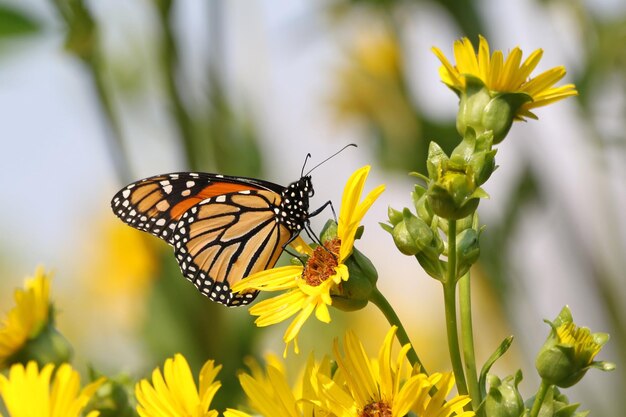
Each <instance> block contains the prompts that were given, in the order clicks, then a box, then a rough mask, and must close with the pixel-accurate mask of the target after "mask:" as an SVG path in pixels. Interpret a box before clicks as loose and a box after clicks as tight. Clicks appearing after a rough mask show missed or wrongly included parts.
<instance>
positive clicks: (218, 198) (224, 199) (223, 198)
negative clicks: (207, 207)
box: [215, 195, 226, 203]
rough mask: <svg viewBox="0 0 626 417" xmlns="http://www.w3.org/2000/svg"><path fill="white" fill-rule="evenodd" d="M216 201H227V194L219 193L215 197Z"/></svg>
mask: <svg viewBox="0 0 626 417" xmlns="http://www.w3.org/2000/svg"><path fill="white" fill-rule="evenodd" d="M215 201H217V202H218V203H223V202H225V201H226V196H225V195H218V196H217V197H215Z"/></svg>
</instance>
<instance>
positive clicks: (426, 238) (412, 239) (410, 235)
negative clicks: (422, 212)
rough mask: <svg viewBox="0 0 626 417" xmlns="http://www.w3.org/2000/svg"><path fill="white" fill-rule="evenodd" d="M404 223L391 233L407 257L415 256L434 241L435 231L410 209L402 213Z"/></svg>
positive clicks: (399, 224) (397, 245)
mask: <svg viewBox="0 0 626 417" xmlns="http://www.w3.org/2000/svg"><path fill="white" fill-rule="evenodd" d="M402 217H403V221H401V222H400V223H398V224H396V226H395V227H394V228H393V230H392V232H391V236H392V237H393V241H394V243H395V244H396V247H397V248H398V249H399V250H400V252H402V253H403V254H405V255H409V256H410V255H415V254H416V253H418V252H420V251H421V250H422V249H424V247H426V245H428V244H429V243H430V242H431V241H432V239H433V231H432V230H431V229H430V227H429V226H428V225H427V224H426V223H424V221H423V220H422V219H419V218H418V217H416V216H415V215H414V214H413V213H411V211H410V210H409V209H408V208H405V209H404V210H403V211H402Z"/></svg>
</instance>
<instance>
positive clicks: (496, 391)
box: [483, 371, 526, 417]
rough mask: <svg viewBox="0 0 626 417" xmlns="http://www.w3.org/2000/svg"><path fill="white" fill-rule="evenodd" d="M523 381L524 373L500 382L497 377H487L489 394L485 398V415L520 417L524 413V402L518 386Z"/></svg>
mask: <svg viewBox="0 0 626 417" xmlns="http://www.w3.org/2000/svg"><path fill="white" fill-rule="evenodd" d="M521 380H522V371H517V372H516V373H515V375H509V376H507V377H506V378H504V380H500V378H498V377H497V376H495V375H491V374H489V375H487V381H488V382H489V393H488V394H487V397H486V398H485V405H484V410H485V412H484V413H483V415H486V416H489V417H520V416H521V415H522V413H523V412H524V410H525V408H526V407H524V400H523V399H522V396H521V394H520V393H519V390H518V388H517V386H518V385H519V383H520V382H521Z"/></svg>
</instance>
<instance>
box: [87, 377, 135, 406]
mask: <svg viewBox="0 0 626 417" xmlns="http://www.w3.org/2000/svg"><path fill="white" fill-rule="evenodd" d="M102 376H104V375H103V374H102V373H100V372H98V371H96V370H94V369H89V377H90V380H91V381H95V380H97V379H98V378H100V377H102ZM134 387H135V381H134V380H133V379H132V378H131V377H130V376H129V375H126V374H121V375H117V376H115V377H107V379H106V381H104V383H103V384H102V385H101V386H100V388H98V391H96V393H95V394H94V396H93V397H92V399H91V401H90V402H89V406H88V407H87V410H90V411H91V410H98V411H99V412H100V414H99V415H100V417H133V416H136V415H137V414H136V413H135V407H134V405H135V404H134V403H135V401H134V397H135V395H134Z"/></svg>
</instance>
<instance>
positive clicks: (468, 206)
mask: <svg viewBox="0 0 626 417" xmlns="http://www.w3.org/2000/svg"><path fill="white" fill-rule="evenodd" d="M427 165H428V172H429V174H430V182H429V184H428V191H427V197H428V203H429V205H430V207H431V208H432V211H433V213H435V214H436V215H438V216H439V217H442V218H444V219H449V220H451V219H461V218H463V217H466V216H468V215H470V214H472V213H473V212H474V211H476V208H477V207H478V203H479V201H480V198H485V197H487V196H488V195H487V193H486V192H485V191H484V190H483V189H482V188H480V187H478V185H477V184H476V181H475V178H474V174H473V171H472V168H471V166H470V165H467V164H466V162H465V160H464V158H463V157H462V156H461V155H456V156H455V158H454V159H449V158H448V157H447V156H446V155H445V153H444V152H443V150H441V148H440V147H439V145H437V144H436V143H434V142H431V144H430V147H429V151H428V161H427Z"/></svg>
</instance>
